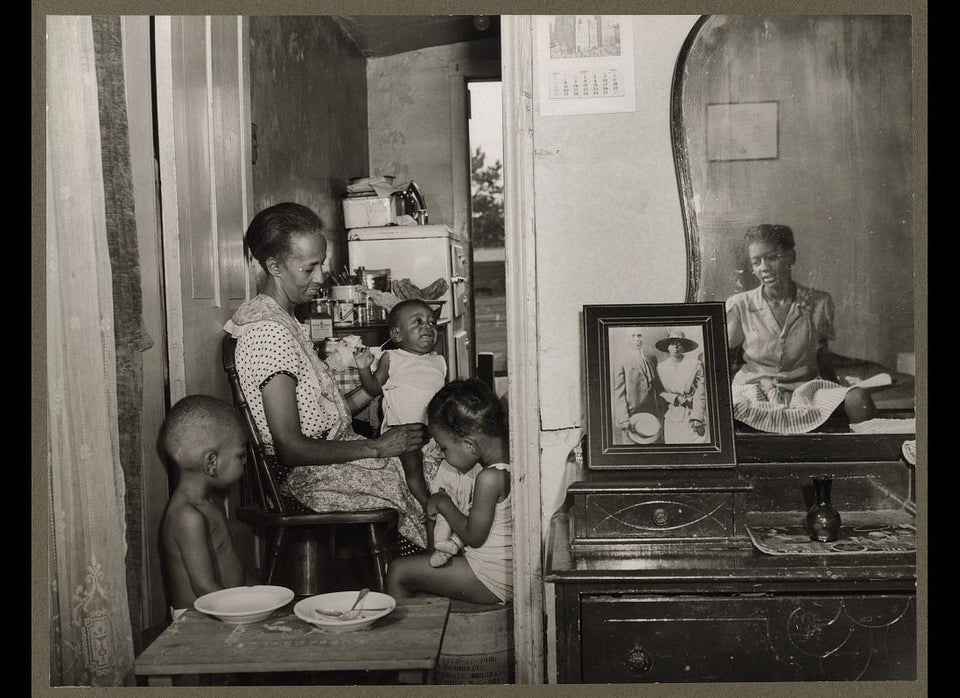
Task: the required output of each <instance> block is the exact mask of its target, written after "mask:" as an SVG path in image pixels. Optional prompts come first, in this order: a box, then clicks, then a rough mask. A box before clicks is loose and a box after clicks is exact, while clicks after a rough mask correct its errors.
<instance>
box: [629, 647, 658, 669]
mask: <svg viewBox="0 0 960 698" xmlns="http://www.w3.org/2000/svg"><path fill="white" fill-rule="evenodd" d="M623 665H624V666H625V667H626V668H627V671H629V672H631V673H633V674H646V673H647V672H648V671H650V669H652V668H653V655H652V654H650V653H649V652H647V650H645V649H644V648H643V647H641V646H640V645H635V646H634V648H633V649H632V650H630V654H628V655H627V658H626V659H625V660H624V662H623Z"/></svg>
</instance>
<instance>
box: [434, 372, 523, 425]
mask: <svg viewBox="0 0 960 698" xmlns="http://www.w3.org/2000/svg"><path fill="white" fill-rule="evenodd" d="M427 419H428V421H429V422H430V424H438V425H440V426H441V427H443V428H444V429H447V430H449V431H450V432H451V433H453V434H456V435H457V436H460V437H466V436H470V435H471V434H477V433H479V434H484V435H486V436H495V437H499V436H504V435H505V434H506V433H507V420H506V414H505V412H504V409H503V404H501V402H500V400H499V398H497V396H496V394H495V393H494V392H493V391H492V390H491V389H490V388H489V387H488V386H487V384H486V383H484V382H483V381H481V380H478V379H476V378H467V379H465V380H456V381H451V382H449V383H447V384H446V385H445V386H443V387H442V388H440V390H438V391H437V394H436V395H434V396H433V397H432V398H431V399H430V404H428V405H427Z"/></svg>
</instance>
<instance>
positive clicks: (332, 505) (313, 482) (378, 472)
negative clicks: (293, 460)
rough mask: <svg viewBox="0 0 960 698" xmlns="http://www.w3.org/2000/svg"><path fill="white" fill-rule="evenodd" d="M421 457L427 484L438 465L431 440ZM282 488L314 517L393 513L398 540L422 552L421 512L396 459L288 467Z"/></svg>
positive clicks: (422, 530) (425, 544)
mask: <svg viewBox="0 0 960 698" xmlns="http://www.w3.org/2000/svg"><path fill="white" fill-rule="evenodd" d="M354 438H363V437H358V436H355V437H354ZM423 452H424V455H423V474H424V477H425V478H426V480H427V482H428V483H429V482H430V481H431V480H432V479H433V477H434V476H435V475H436V473H437V469H438V467H439V465H440V457H439V448H438V447H437V445H436V443H435V442H434V441H433V440H431V441H430V442H429V443H428V444H427V445H426V446H424V448H423ZM282 489H283V491H284V493H285V494H289V495H290V496H292V497H293V498H294V499H296V500H297V501H298V502H300V503H301V504H303V505H304V506H306V507H308V508H309V509H312V510H313V511H317V512H327V511H364V510H369V509H396V510H397V513H398V514H399V521H398V529H399V533H400V535H401V536H403V537H404V538H406V539H408V540H410V541H412V542H413V543H416V544H417V545H419V546H421V547H422V548H426V547H427V532H426V528H425V526H424V512H423V507H421V506H420V502H418V501H417V500H416V498H415V497H414V496H413V494H412V493H411V492H410V489H409V488H408V487H407V481H406V479H405V478H404V474H403V466H401V465H400V459H399V458H395V457H392V458H361V459H359V460H355V461H351V462H349V463H335V464H331V465H301V466H297V467H295V468H291V470H290V472H289V474H288V475H287V477H286V479H285V480H284V483H283V486H282Z"/></svg>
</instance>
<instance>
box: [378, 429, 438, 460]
mask: <svg viewBox="0 0 960 698" xmlns="http://www.w3.org/2000/svg"><path fill="white" fill-rule="evenodd" d="M373 441H375V442H376V447H377V453H378V454H379V456H380V457H381V458H386V457H388V456H399V455H400V454H401V453H408V452H409V451H416V450H418V449H420V448H422V447H423V444H424V443H426V441H427V427H426V426H425V425H423V424H420V423H419V422H414V423H413V424H398V425H397V426H395V427H390V429H389V430H388V431H386V432H385V433H384V434H383V435H381V436H378V437H377V438H376V439H373Z"/></svg>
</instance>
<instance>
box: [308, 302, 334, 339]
mask: <svg viewBox="0 0 960 698" xmlns="http://www.w3.org/2000/svg"><path fill="white" fill-rule="evenodd" d="M328 308H329V304H328V303H327V299H326V298H317V299H315V300H314V301H313V307H312V308H311V309H310V315H309V316H308V317H307V323H308V325H309V327H310V339H311V340H313V343H314V344H320V343H323V342H326V341H327V340H328V339H330V338H331V337H332V336H333V317H332V316H331V315H330V310H329V309H328Z"/></svg>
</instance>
